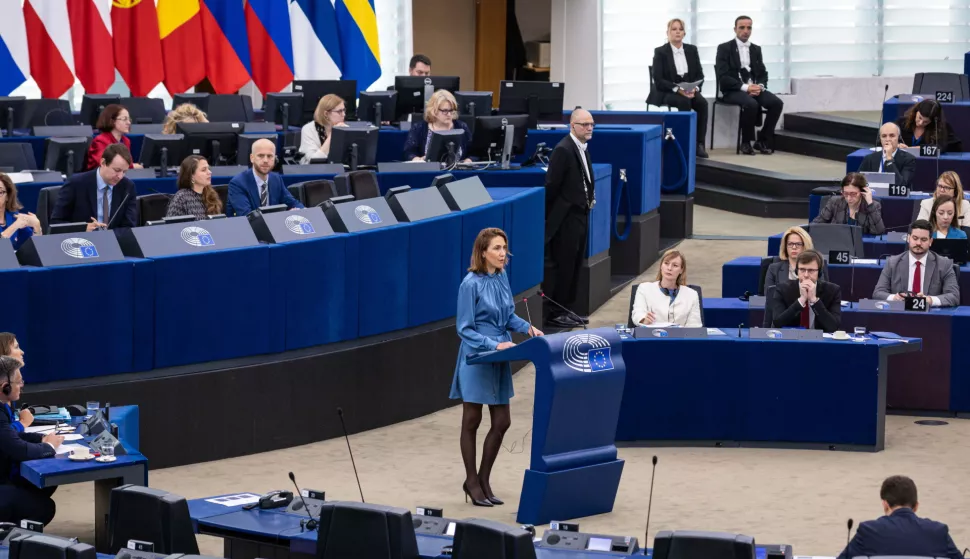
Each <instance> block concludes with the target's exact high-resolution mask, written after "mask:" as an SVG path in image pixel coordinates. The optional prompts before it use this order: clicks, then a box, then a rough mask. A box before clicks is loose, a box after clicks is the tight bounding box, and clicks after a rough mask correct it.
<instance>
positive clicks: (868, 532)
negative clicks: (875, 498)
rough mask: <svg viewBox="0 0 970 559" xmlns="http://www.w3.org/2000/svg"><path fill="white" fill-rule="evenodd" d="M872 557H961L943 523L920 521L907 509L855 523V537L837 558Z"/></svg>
mask: <svg viewBox="0 0 970 559" xmlns="http://www.w3.org/2000/svg"><path fill="white" fill-rule="evenodd" d="M873 555H882V556H886V555H908V556H916V557H949V558H950V559H961V558H962V557H963V555H961V554H960V550H959V549H957V546H956V544H954V543H953V538H951V537H950V528H949V527H947V525H946V524H943V523H942V522H936V521H934V520H930V519H928V518H920V517H918V516H916V513H915V512H913V509H910V508H899V509H896V510H894V511H893V513H892V514H890V515H888V516H883V517H881V518H877V519H876V520H868V521H866V522H863V523H861V524H859V529H858V530H857V531H856V533H855V537H853V538H852V541H850V542H849V545H847V546H846V548H845V549H844V550H843V551H842V553H840V554H839V557H838V559H852V557H859V556H873Z"/></svg>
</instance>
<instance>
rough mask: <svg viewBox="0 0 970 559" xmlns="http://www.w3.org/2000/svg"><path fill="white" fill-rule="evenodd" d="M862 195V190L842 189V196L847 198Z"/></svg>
mask: <svg viewBox="0 0 970 559" xmlns="http://www.w3.org/2000/svg"><path fill="white" fill-rule="evenodd" d="M861 195H862V193H861V192H847V191H845V190H843V191H842V196H844V197H846V198H858V197H859V196H861Z"/></svg>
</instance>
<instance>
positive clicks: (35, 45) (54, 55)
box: [24, 0, 74, 99]
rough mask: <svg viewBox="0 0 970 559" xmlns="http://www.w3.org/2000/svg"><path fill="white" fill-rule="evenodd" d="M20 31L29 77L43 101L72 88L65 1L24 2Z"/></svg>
mask: <svg viewBox="0 0 970 559" xmlns="http://www.w3.org/2000/svg"><path fill="white" fill-rule="evenodd" d="M24 27H25V28H26V29H27V47H28V52H29V54H30V56H29V58H30V73H31V75H32V76H33V77H34V81H36V82H37V86H38V87H39V88H40V94H41V95H42V96H44V97H49V98H52V99H56V98H58V97H60V96H61V95H64V93H66V92H67V90H68V89H69V88H70V87H71V86H72V85H74V47H73V46H72V44H71V23H70V22H69V21H68V19H67V0H27V1H26V2H24Z"/></svg>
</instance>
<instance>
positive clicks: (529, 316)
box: [522, 297, 534, 338]
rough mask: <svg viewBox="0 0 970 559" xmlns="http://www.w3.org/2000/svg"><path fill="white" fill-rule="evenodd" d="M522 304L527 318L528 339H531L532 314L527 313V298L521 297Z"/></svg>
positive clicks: (532, 328)
mask: <svg viewBox="0 0 970 559" xmlns="http://www.w3.org/2000/svg"><path fill="white" fill-rule="evenodd" d="M522 303H523V304H524V305H525V316H527V317H528V318H529V337H530V338H531V337H532V330H534V327H533V326H532V313H531V312H529V298H528V297H523V298H522Z"/></svg>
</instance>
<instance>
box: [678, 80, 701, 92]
mask: <svg viewBox="0 0 970 559" xmlns="http://www.w3.org/2000/svg"><path fill="white" fill-rule="evenodd" d="M702 81H704V80H699V81H696V82H681V83H679V84H677V87H679V88H681V89H683V90H684V91H686V92H687V93H690V92H691V91H692V90H695V89H697V86H699V85H700V84H701V82H702Z"/></svg>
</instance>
